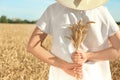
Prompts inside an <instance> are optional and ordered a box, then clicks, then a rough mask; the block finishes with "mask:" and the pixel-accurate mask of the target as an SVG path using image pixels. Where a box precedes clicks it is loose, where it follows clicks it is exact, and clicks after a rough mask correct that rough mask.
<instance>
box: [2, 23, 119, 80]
mask: <svg viewBox="0 0 120 80" xmlns="http://www.w3.org/2000/svg"><path fill="white" fill-rule="evenodd" d="M34 28H35V25H30V24H0V80H47V78H48V77H47V75H48V69H49V66H48V65H47V64H45V63H43V62H42V61H40V60H39V59H37V58H36V57H34V56H33V55H32V54H30V53H28V52H27V51H26V44H27V42H28V39H29V37H30V35H31V33H32V31H33V30H34ZM45 43H46V44H50V42H49V40H46V42H45ZM46 47H49V45H46ZM111 70H112V77H113V80H119V76H120V73H119V71H120V59H117V60H114V61H111Z"/></svg>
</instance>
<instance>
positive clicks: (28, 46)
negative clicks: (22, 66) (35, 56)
mask: <svg viewBox="0 0 120 80" xmlns="http://www.w3.org/2000/svg"><path fill="white" fill-rule="evenodd" d="M32 50H33V46H31V45H30V44H28V45H27V52H31V51H32Z"/></svg>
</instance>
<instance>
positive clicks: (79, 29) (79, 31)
mask: <svg viewBox="0 0 120 80" xmlns="http://www.w3.org/2000/svg"><path fill="white" fill-rule="evenodd" d="M91 23H95V22H93V21H88V22H87V23H86V24H85V25H83V21H82V19H81V20H80V21H79V22H78V23H77V24H73V25H71V26H70V30H71V32H72V34H71V36H69V37H67V38H69V39H70V40H71V42H72V44H73V46H74V47H75V49H76V51H78V50H79V49H80V44H81V43H82V42H83V40H84V39H85V37H86V35H87V32H88V29H89V26H90V24H91ZM75 63H76V62H75ZM75 78H76V80H80V78H78V76H77V74H76V75H75Z"/></svg>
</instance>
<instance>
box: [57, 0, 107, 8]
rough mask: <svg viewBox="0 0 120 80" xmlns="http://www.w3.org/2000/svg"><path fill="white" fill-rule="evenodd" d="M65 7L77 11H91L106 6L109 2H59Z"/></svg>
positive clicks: (81, 0) (85, 0)
mask: <svg viewBox="0 0 120 80" xmlns="http://www.w3.org/2000/svg"><path fill="white" fill-rule="evenodd" d="M57 1H58V2H59V3H60V4H62V5H63V6H66V7H68V8H72V9H77V10H89V9H94V8H97V7H99V6H101V5H103V4H105V3H106V2H107V1H108V0H57Z"/></svg>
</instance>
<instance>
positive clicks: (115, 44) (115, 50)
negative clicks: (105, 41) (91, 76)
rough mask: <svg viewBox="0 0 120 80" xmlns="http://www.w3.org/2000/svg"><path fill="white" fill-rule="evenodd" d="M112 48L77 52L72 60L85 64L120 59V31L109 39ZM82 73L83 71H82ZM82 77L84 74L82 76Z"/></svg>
mask: <svg viewBox="0 0 120 80" xmlns="http://www.w3.org/2000/svg"><path fill="white" fill-rule="evenodd" d="M109 41H110V42H111V47H110V48H107V49H104V50H101V51H97V52H86V53H85V52H83V51H77V52H74V53H73V54H72V59H73V61H74V62H76V63H78V64H79V63H81V64H82V63H85V62H86V61H93V62H96V61H105V60H112V59H115V58H118V57H120V31H118V32H116V34H114V35H113V36H111V37H109ZM81 72H82V70H81ZM79 76H82V73H81V75H79Z"/></svg>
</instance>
